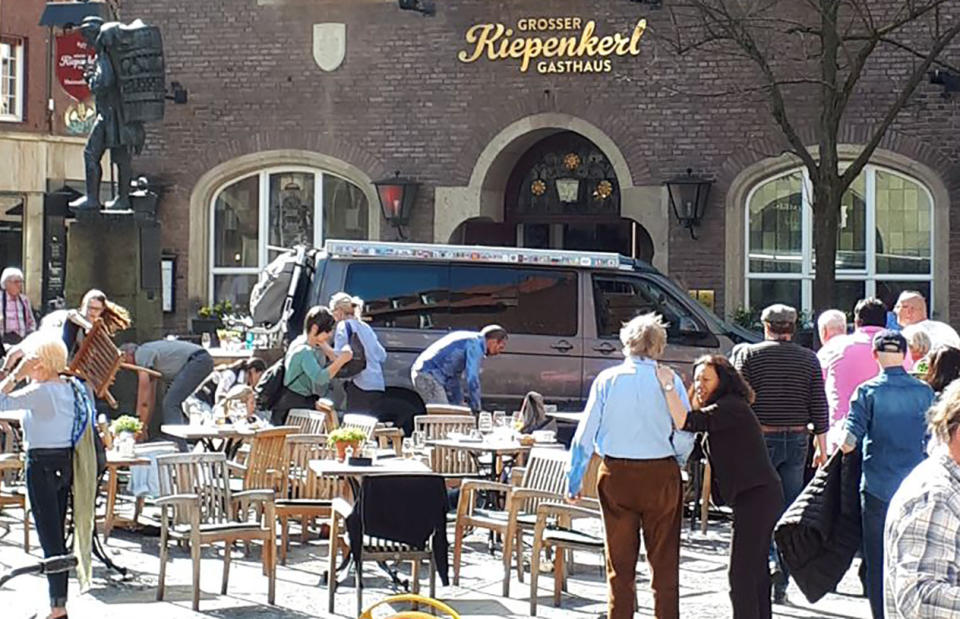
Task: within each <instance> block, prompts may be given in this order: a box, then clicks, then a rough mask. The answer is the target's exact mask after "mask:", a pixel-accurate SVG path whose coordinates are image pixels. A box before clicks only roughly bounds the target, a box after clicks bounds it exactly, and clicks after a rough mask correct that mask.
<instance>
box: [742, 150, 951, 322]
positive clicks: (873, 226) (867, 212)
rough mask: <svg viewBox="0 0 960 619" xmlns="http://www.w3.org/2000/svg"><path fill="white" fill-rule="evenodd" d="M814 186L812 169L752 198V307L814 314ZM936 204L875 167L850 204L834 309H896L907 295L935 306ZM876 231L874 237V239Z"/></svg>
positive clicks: (844, 209) (773, 182)
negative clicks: (875, 301) (878, 305)
mask: <svg viewBox="0 0 960 619" xmlns="http://www.w3.org/2000/svg"><path fill="white" fill-rule="evenodd" d="M811 196H812V191H811V184H810V179H809V176H808V175H807V172H806V170H805V169H803V170H792V171H789V172H786V173H783V174H780V175H778V176H776V177H773V178H770V179H767V180H766V181H764V182H762V183H760V184H759V185H757V186H756V187H754V188H753V190H751V191H750V193H749V194H748V196H747V204H746V209H745V217H746V246H747V260H746V265H745V266H746V278H747V285H746V286H745V287H744V288H745V296H746V298H745V306H746V307H747V308H750V309H753V310H759V309H760V308H763V307H765V306H766V305H769V304H770V303H777V302H780V303H788V304H790V305H793V306H794V307H796V308H798V309H802V310H804V311H806V312H810V310H811V309H812V307H813V278H814V275H815V274H816V255H815V252H814V250H813V211H812V209H811V205H810V203H811ZM932 223H933V197H932V195H931V193H930V191H929V189H927V187H925V186H924V185H923V184H922V183H920V182H919V181H917V180H915V179H912V178H910V177H909V176H906V175H904V174H901V173H900V172H895V171H893V170H890V169H887V168H882V167H879V166H875V165H868V166H866V167H865V168H864V170H863V172H861V173H860V175H859V176H858V177H857V178H856V180H855V181H854V182H853V184H852V185H851V186H850V188H849V189H848V190H847V192H846V194H844V197H843V203H842V205H841V207H840V225H839V229H838V231H837V259H836V268H837V284H836V289H835V290H836V291H835V293H834V306H835V307H837V308H839V309H841V310H844V311H847V312H851V311H853V306H854V305H855V304H856V302H857V300H858V299H861V298H863V297H864V296H877V297H879V298H881V299H882V300H883V301H884V302H885V303H886V304H887V306H888V307H892V306H893V302H894V301H895V300H896V298H897V296H898V295H899V294H900V292H901V291H903V290H919V291H920V292H922V293H923V294H924V295H925V296H926V297H927V299H928V302H929V303H930V305H931V306H932V305H933V295H934V294H935V292H936V291H934V290H933V264H934V256H933V226H932ZM870 231H872V233H869V232H870Z"/></svg>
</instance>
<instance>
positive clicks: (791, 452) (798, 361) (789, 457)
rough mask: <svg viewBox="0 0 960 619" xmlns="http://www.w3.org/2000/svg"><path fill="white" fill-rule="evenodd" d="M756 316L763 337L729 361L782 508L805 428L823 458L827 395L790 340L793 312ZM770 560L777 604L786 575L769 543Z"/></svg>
mask: <svg viewBox="0 0 960 619" xmlns="http://www.w3.org/2000/svg"><path fill="white" fill-rule="evenodd" d="M760 320H761V321H762V322H763V334H764V339H765V341H763V342H760V343H757V344H750V345H747V346H742V347H740V348H739V349H737V351H736V352H735V353H734V354H733V359H732V360H731V361H732V362H733V365H734V366H735V367H736V368H737V369H738V370H739V371H740V373H741V374H743V377H744V378H745V379H746V381H747V382H748V383H750V386H751V387H752V388H753V391H754V392H755V393H756V400H755V402H754V404H753V412H754V413H755V414H756V415H757V419H758V421H760V428H761V430H763V438H764V441H765V442H766V444H767V453H768V454H769V455H770V461H771V462H772V463H773V467H774V468H775V469H776V470H777V474H778V475H779V476H780V483H781V485H782V486H783V500H784V502H783V504H784V508H787V507H789V506H790V504H791V503H793V501H794V500H795V499H796V498H797V496H798V495H799V494H800V492H801V490H803V483H804V472H805V470H806V468H807V464H808V462H809V457H808V451H809V442H810V426H812V427H813V433H814V435H815V436H816V443H815V446H816V452H815V454H814V462H815V463H816V464H817V465H818V466H819V465H821V464H823V463H824V462H826V457H827V451H826V449H827V439H826V436H827V429H828V427H829V418H828V415H827V396H826V392H825V390H824V388H823V372H822V370H821V369H820V360H819V359H818V358H817V355H816V354H814V352H813V351H812V350H809V349H807V348H804V347H803V346H799V345H797V344H794V343H793V342H792V341H791V339H792V338H793V332H794V329H795V328H796V324H797V310H795V309H794V308H792V307H790V306H789V305H783V304H782V303H777V304H774V305H771V306H769V307H767V308H766V309H764V310H763V313H762V314H761V317H760ZM770 563H771V572H772V576H773V600H774V602H775V603H778V604H782V603H784V602H786V590H787V583H788V580H789V575H790V574H789V570H788V569H787V565H786V563H785V562H784V561H782V560H781V558H780V554H779V552H777V550H776V549H775V547H774V546H773V545H772V544H771V548H770Z"/></svg>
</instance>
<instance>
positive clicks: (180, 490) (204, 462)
mask: <svg viewBox="0 0 960 619" xmlns="http://www.w3.org/2000/svg"><path fill="white" fill-rule="evenodd" d="M157 476H158V478H159V481H160V496H161V497H164V496H170V495H174V494H195V495H197V496H199V497H200V522H201V523H204V524H219V523H224V522H230V520H232V518H231V514H232V511H233V505H232V498H231V496H230V478H229V474H228V471H227V457H226V456H225V455H224V454H223V453H222V452H210V453H188V454H171V455H168V456H157ZM174 522H176V523H177V524H187V523H189V522H190V513H189V512H188V511H187V510H185V509H182V508H180V507H177V508H175V509H174Z"/></svg>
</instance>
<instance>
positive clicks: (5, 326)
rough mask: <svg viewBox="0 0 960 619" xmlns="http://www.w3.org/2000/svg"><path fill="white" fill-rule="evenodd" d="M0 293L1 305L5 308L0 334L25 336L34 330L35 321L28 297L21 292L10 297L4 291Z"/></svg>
mask: <svg viewBox="0 0 960 619" xmlns="http://www.w3.org/2000/svg"><path fill="white" fill-rule="evenodd" d="M0 294H3V299H2V306H3V307H4V308H6V313H4V315H3V323H2V324H0V334H3V333H16V334H17V335H19V336H20V337H26V336H27V335H28V334H29V333H32V332H34V331H36V330H37V321H36V320H35V319H34V318H33V310H32V309H31V308H30V299H28V298H27V296H26V295H23V294H21V295H20V296H18V297H11V296H10V295H9V294H7V292H6V291H3V292H0Z"/></svg>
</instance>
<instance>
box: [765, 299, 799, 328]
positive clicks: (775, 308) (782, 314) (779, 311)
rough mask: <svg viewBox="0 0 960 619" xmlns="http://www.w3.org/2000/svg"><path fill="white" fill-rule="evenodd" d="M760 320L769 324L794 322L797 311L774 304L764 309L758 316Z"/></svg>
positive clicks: (781, 304) (786, 306) (780, 304)
mask: <svg viewBox="0 0 960 619" xmlns="http://www.w3.org/2000/svg"><path fill="white" fill-rule="evenodd" d="M760 320H762V321H763V322H769V323H777V322H790V323H792V322H796V321H797V310H795V309H794V308H792V307H790V306H789V305H784V304H783V303H774V304H773V305H768V306H767V307H765V308H764V310H763V313H762V314H760Z"/></svg>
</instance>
